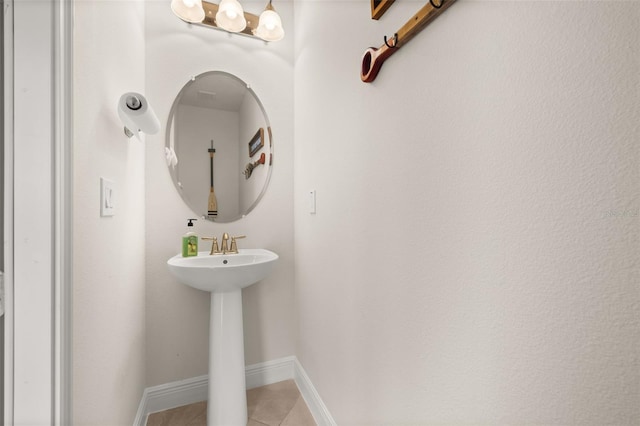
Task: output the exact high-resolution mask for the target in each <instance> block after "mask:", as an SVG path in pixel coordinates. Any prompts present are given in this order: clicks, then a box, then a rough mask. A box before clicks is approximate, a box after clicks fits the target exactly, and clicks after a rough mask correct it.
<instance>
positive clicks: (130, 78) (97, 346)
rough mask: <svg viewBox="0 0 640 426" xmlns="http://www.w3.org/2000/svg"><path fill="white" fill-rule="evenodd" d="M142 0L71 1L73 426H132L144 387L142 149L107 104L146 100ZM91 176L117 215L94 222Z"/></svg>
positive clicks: (95, 189)
mask: <svg viewBox="0 0 640 426" xmlns="http://www.w3.org/2000/svg"><path fill="white" fill-rule="evenodd" d="M144 18H145V17H144V2H143V1H126V2H122V1H118V2H111V1H91V0H84V1H76V2H75V34H74V40H75V44H74V49H75V51H74V57H75V69H74V109H75V114H74V123H75V124H74V140H75V145H74V171H75V182H74V212H73V214H74V221H75V229H76V232H75V236H74V271H73V273H74V294H73V299H74V300H73V305H74V313H73V316H74V318H73V319H74V321H73V324H74V327H73V333H74V335H73V341H74V348H73V350H74V353H73V358H74V377H73V408H74V416H73V419H74V424H77V425H92V424H93V425H125V424H132V422H133V420H134V418H135V415H136V410H137V407H138V403H139V402H140V398H141V396H142V392H143V390H144V387H145V324H144V321H145V314H144V312H145V269H144V265H145V264H144V259H145V244H144V239H145V216H144V208H145V207H144V193H145V192H144V188H145V183H144V170H145V143H144V142H140V141H138V140H137V139H135V138H133V139H131V140H129V139H127V138H126V136H124V134H123V126H122V123H121V122H120V120H119V118H118V115H117V109H116V105H117V103H118V99H119V98H120V95H122V94H123V93H125V92H128V91H137V92H141V93H143V94H144V93H145V76H144V70H145V63H144V48H145V43H144ZM100 177H105V178H108V179H111V180H113V181H114V182H115V188H116V193H115V203H116V212H115V216H113V217H104V218H103V217H100V203H99V199H100Z"/></svg>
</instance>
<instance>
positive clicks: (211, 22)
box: [199, 1, 262, 40]
mask: <svg viewBox="0 0 640 426" xmlns="http://www.w3.org/2000/svg"><path fill="white" fill-rule="evenodd" d="M202 8H203V9H204V20H203V21H202V22H201V23H200V24H199V25H204V26H207V27H211V28H215V29H217V30H221V31H224V32H227V30H225V29H223V28H219V27H218V26H217V25H216V13H218V5H217V4H215V3H209V2H206V1H203V2H202ZM244 19H246V21H247V27H246V28H245V29H244V30H242V31H240V32H239V33H234V34H242V35H246V36H250V37H253V38H257V39H258V40H262V39H261V38H260V37H257V36H255V35H254V34H253V33H254V31H255V29H256V28H258V21H259V19H260V18H259V17H258V16H257V15H254V14H252V13H247V12H244Z"/></svg>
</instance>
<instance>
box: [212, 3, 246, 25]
mask: <svg viewBox="0 0 640 426" xmlns="http://www.w3.org/2000/svg"><path fill="white" fill-rule="evenodd" d="M216 25H217V26H219V27H220V28H222V29H225V30H227V31H229V32H232V33H239V32H240V31H242V30H244V29H245V28H246V27H247V21H246V19H244V10H242V5H240V3H238V1H237V0H222V1H221V2H220V6H218V13H216Z"/></svg>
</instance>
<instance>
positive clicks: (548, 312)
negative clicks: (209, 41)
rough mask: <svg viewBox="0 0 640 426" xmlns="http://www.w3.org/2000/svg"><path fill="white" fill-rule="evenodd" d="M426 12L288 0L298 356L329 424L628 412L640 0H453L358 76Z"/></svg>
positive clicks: (614, 419) (634, 366)
mask: <svg viewBox="0 0 640 426" xmlns="http://www.w3.org/2000/svg"><path fill="white" fill-rule="evenodd" d="M423 4H424V2H423V1H420V2H419V1H410V2H396V3H394V5H393V6H392V7H391V9H389V11H388V12H387V14H386V15H384V16H383V18H382V19H381V20H380V21H378V22H376V21H372V20H370V19H369V2H367V1H358V2H340V1H322V2H317V1H300V2H296V8H295V23H296V49H295V58H296V62H295V111H296V115H295V144H296V146H295V175H294V180H295V194H296V198H295V199H296V202H295V219H296V222H295V251H296V276H295V278H296V304H297V308H298V312H299V321H300V325H299V330H298V337H299V346H298V349H297V355H298V357H299V359H300V361H301V362H302V364H303V365H304V367H305V369H306V371H307V373H308V374H309V376H310V378H311V380H312V381H313V383H314V385H315V386H316V388H317V389H318V391H319V393H320V395H321V396H322V398H323V399H324V402H325V403H326V404H327V405H328V407H329V409H330V411H331V413H332V415H333V416H334V418H335V420H336V421H337V423H338V424H341V425H367V424H470V423H473V424H524V423H527V424H581V425H585V424H598V425H602V424H621V425H622V424H624V425H631V424H638V423H639V422H640V405H638V400H639V398H640V369H639V368H638V358H637V354H638V352H639V349H640V326H639V321H638V306H639V303H640V294H639V292H638V283H639V264H638V247H639V244H638V243H639V237H640V213H639V209H640V199H639V198H638V194H639V189H640V172H639V171H640V168H639V166H638V165H639V161H640V157H639V148H638V147H639V144H638V142H639V136H640V135H639V131H638V125H637V123H638V122H639V119H640V117H639V111H640V110H639V109H638V100H639V95H640V81H639V79H640V48H639V46H640V43H638V40H640V29H639V28H640V27H638V22H639V21H640V4H638V3H634V2H490V1H461V2H458V3H457V4H455V5H453V6H452V7H451V8H450V9H449V10H448V11H446V12H445V13H444V14H443V15H442V16H441V17H439V18H438V19H437V20H435V21H434V22H433V23H432V24H431V25H430V26H428V27H427V28H426V29H425V30H424V31H422V32H421V33H420V34H419V35H418V36H416V37H415V38H414V39H413V40H412V41H411V42H410V43H409V44H407V45H406V46H404V47H403V48H402V49H401V50H399V51H398V52H397V53H396V54H395V55H394V56H392V57H391V58H390V59H389V60H388V61H387V62H386V63H385V65H384V66H383V68H382V70H381V72H380V75H379V76H378V78H377V80H375V82H373V83H372V84H365V83H362V82H360V80H359V70H360V58H361V56H362V53H363V52H364V49H365V48H366V47H368V46H376V47H377V46H379V45H380V44H382V39H383V35H385V34H386V35H391V34H393V32H394V31H396V30H397V29H398V28H400V27H401V26H402V24H403V23H404V22H405V21H406V20H408V19H409V17H410V16H411V15H412V14H413V13H415V11H417V10H418V8H419V7H421V6H422V5H423ZM327 22H332V24H331V28H330V29H329V28H327ZM310 189H316V190H317V197H318V199H317V211H318V212H317V214H316V215H309V214H308V213H307V211H306V209H307V204H306V198H305V197H304V194H305V192H306V191H307V190H310Z"/></svg>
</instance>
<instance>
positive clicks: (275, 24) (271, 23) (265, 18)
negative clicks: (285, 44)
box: [255, 1, 284, 41]
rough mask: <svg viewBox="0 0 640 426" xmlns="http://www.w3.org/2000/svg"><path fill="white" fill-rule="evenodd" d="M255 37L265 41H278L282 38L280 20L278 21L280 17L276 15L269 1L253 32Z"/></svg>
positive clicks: (282, 32) (282, 30)
mask: <svg viewBox="0 0 640 426" xmlns="http://www.w3.org/2000/svg"><path fill="white" fill-rule="evenodd" d="M255 35H256V36H258V37H260V38H261V39H263V40H265V41H278V40H281V39H282V38H283V37H284V29H283V28H282V20H281V19H280V15H278V13H277V12H276V11H275V9H274V8H273V6H272V5H271V1H269V4H268V5H267V7H266V8H265V10H264V12H262V13H261V14H260V20H259V21H258V28H256V30H255Z"/></svg>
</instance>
